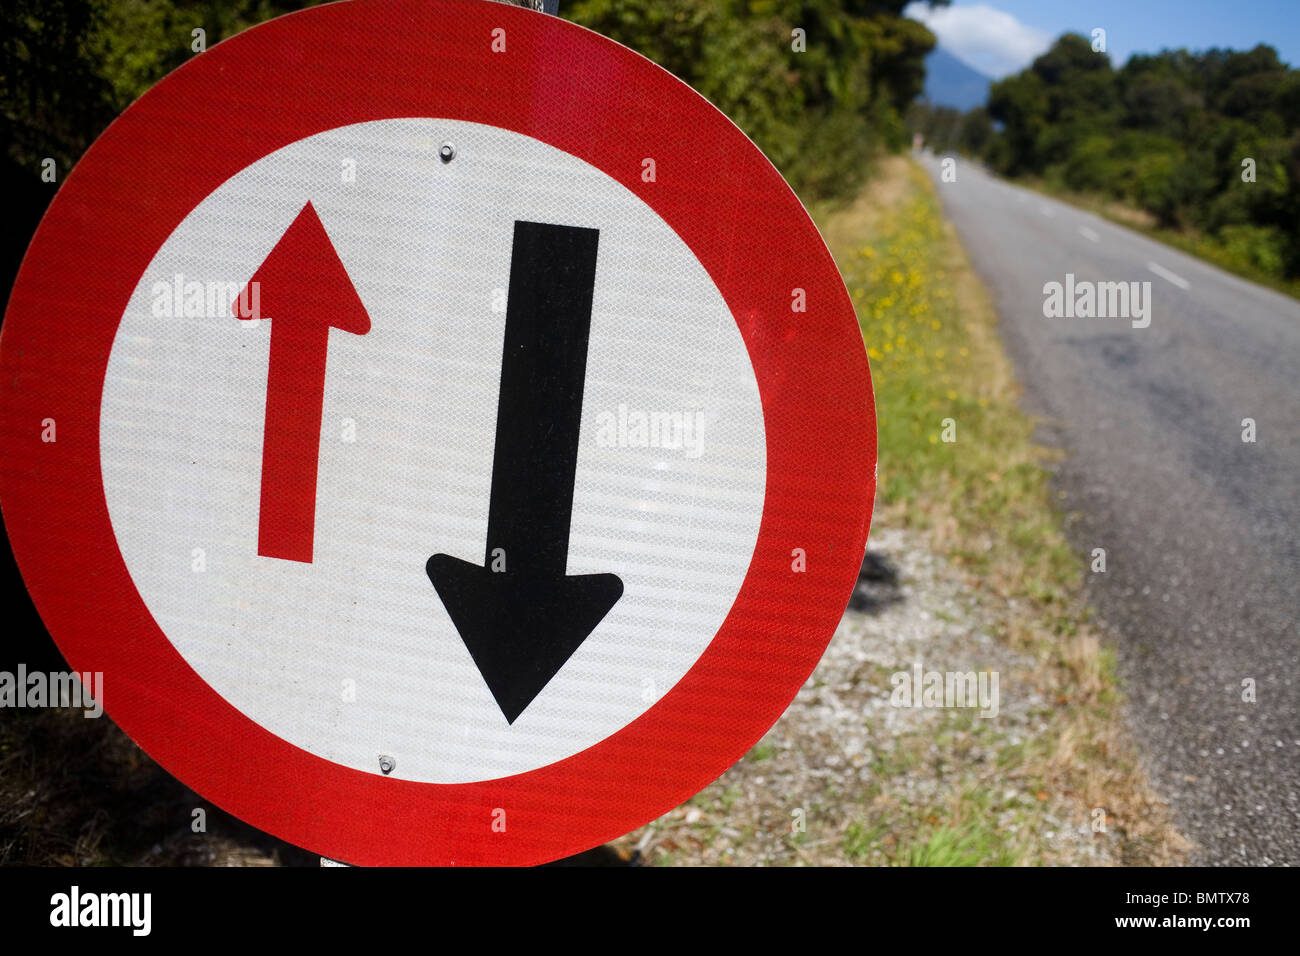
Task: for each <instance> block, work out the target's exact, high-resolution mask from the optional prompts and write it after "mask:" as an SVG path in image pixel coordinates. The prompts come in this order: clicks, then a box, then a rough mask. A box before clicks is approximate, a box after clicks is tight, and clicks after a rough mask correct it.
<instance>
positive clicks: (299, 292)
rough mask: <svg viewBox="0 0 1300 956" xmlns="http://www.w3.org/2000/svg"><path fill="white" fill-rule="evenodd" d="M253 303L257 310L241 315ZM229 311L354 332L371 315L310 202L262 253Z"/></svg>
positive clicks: (363, 326) (362, 331)
mask: <svg viewBox="0 0 1300 956" xmlns="http://www.w3.org/2000/svg"><path fill="white" fill-rule="evenodd" d="M254 283H256V285H257V298H256V299H255V298H254V297H253V293H252V289H253V286H254ZM254 301H257V302H258V303H259V305H260V309H259V310H257V314H245V313H246V312H252V311H253V310H252V309H251V308H250V303H252V302H254ZM230 311H231V313H232V314H233V315H235V316H237V317H238V318H241V319H255V318H268V319H270V318H274V319H276V320H277V321H279V322H281V323H283V322H285V321H286V320H288V321H291V322H293V323H295V324H299V325H304V324H312V325H315V324H319V325H323V326H326V327H332V328H336V329H342V330H343V331H344V332H352V333H354V334H356V335H365V334H366V333H367V332H369V331H370V315H369V313H367V312H366V307H365V306H364V305H362V304H361V298H360V297H359V296H358V295H357V290H356V288H355V287H354V286H353V285H352V280H351V279H350V278H349V277H348V273H347V270H346V269H345V268H343V263H342V261H341V260H340V259H339V254H338V253H337V252H336V251H335V249H334V244H333V243H332V242H330V237H329V236H328V235H327V234H326V232H325V226H324V225H322V224H321V221H320V216H318V215H316V209H315V207H313V206H312V204H311V203H310V202H308V203H307V205H305V206H303V207H302V212H300V213H298V216H297V218H296V219H294V221H293V222H292V223H290V225H289V228H288V229H286V230H285V232H284V235H283V236H281V237H280V241H279V242H277V243H276V244H275V247H274V248H273V249H272V250H271V251H270V253H268V254H267V257H266V260H265V261H264V262H263V263H262V265H261V266H260V267H259V268H258V270H257V272H255V273H254V274H253V278H252V279H250V280H249V283H248V286H247V287H245V289H244V291H243V293H242V294H241V295H240V297H239V298H238V299H236V300H235V302H234V304H233V305H232V306H231V309H230Z"/></svg>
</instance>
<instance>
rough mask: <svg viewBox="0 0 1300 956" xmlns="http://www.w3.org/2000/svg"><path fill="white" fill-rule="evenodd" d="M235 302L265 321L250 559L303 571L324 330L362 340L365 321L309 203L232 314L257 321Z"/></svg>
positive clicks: (312, 518)
mask: <svg viewBox="0 0 1300 956" xmlns="http://www.w3.org/2000/svg"><path fill="white" fill-rule="evenodd" d="M254 283H256V284H257V286H258V293H259V296H260V299H259V300H255V299H253V298H252V293H251V287H252V285H253V284H254ZM241 300H242V301H243V302H244V303H248V302H252V301H260V305H261V310H260V311H261V312H262V313H263V317H264V318H269V319H272V325H271V365H270V369H269V371H268V372H267V376H266V425H265V429H264V431H263V433H262V501H261V510H260V512H259V517H258V528H257V553H258V554H260V555H264V556H265V557H268V558H283V559H285V560H286V561H303V562H306V563H308V564H310V563H311V559H312V544H313V539H314V537H315V533H316V473H317V471H318V470H319V465H320V432H321V408H322V406H323V404H324V401H325V362H326V359H327V357H328V351H329V334H330V329H331V328H335V329H342V330H343V331H344V332H352V333H354V334H356V335H365V334H366V333H367V332H369V331H370V316H369V314H368V313H367V312H366V307H365V306H364V305H362V304H361V299H360V297H358V295H357V290H356V289H355V288H354V287H353V285H352V280H351V279H350V278H348V274H347V270H346V269H344V268H343V263H342V262H341V261H340V260H339V254H338V253H337V252H336V251H335V250H334V244H333V243H331V242H330V237H329V236H328V235H326V234H325V227H324V226H323V225H321V221H320V217H319V216H318V215H316V210H315V209H314V208H313V207H312V204H311V203H310V202H308V203H307V205H305V206H303V207H302V212H300V213H298V217H297V218H296V219H294V221H293V222H292V223H291V224H290V226H289V228H288V229H286V230H285V233H284V235H283V236H281V237H280V241H279V242H277V243H276V244H275V248H273V249H272V250H271V252H270V253H269V254H268V255H267V257H266V261H264V262H263V263H262V265H261V267H260V268H259V269H258V270H257V272H256V273H254V275H253V278H252V279H250V280H249V288H247V289H245V291H244V295H242V296H241V297H240V299H236V300H235V303H234V305H233V306H232V307H231V311H232V312H233V313H234V314H235V315H236V316H238V317H239V318H242V319H252V318H257V316H252V315H242V314H241V309H240V302H241Z"/></svg>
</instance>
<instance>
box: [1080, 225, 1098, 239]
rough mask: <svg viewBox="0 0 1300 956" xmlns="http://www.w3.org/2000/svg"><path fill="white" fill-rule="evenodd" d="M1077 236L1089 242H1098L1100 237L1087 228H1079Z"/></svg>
mask: <svg viewBox="0 0 1300 956" xmlns="http://www.w3.org/2000/svg"><path fill="white" fill-rule="evenodd" d="M1079 235H1081V236H1083V238H1085V239H1087V240H1088V241H1089V242H1098V241H1100V240H1101V236H1099V235H1097V234H1096V233H1095V232H1093V231H1092V230H1091V229H1089V228H1088V227H1087V226H1080V227H1079Z"/></svg>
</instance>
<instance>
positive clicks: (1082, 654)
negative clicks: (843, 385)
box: [815, 157, 1189, 865]
mask: <svg viewBox="0 0 1300 956" xmlns="http://www.w3.org/2000/svg"><path fill="white" fill-rule="evenodd" d="M815 216H816V218H817V219H818V221H819V225H820V226H821V228H822V231H823V235H824V236H825V237H826V239H827V242H828V244H829V245H830V247H831V250H832V252H833V254H834V255H835V257H836V260H837V262H838V263H839V265H840V268H841V270H842V272H843V274H844V277H845V281H846V283H847V284H848V287H849V290H850V293H851V295H852V297H853V301H854V305H855V307H856V309H857V311H858V316H859V321H860V323H861V325H862V329H863V334H864V337H865V339H866V343H867V347H868V354H869V356H870V359H871V368H872V375H873V378H874V384H875V392H876V408H877V415H878V418H879V423H880V425H879V428H880V452H879V453H880V463H879V491H878V494H879V506H880V508H881V513H880V514H879V519H880V520H883V521H884V522H885V523H886V524H890V525H896V526H901V527H904V528H910V529H914V530H917V531H919V532H921V533H922V534H924V535H925V536H926V537H927V538H928V540H929V542H930V544H931V545H932V547H933V548H934V550H935V551H936V553H938V554H940V555H943V556H945V557H946V558H947V559H948V560H949V561H950V562H952V563H953V564H955V565H956V566H958V567H959V568H960V569H961V571H962V573H963V576H964V579H965V583H966V586H967V587H968V588H969V590H970V591H971V593H972V594H973V595H974V596H975V597H976V598H977V599H978V600H979V601H980V603H981V605H982V606H983V607H985V608H986V609H988V610H991V612H992V614H993V617H994V620H995V622H996V625H997V636H998V637H999V638H1000V639H1001V640H1003V641H1004V642H1006V643H1007V644H1008V645H1009V646H1010V647H1011V648H1013V649H1015V650H1017V651H1021V652H1026V653H1028V654H1029V655H1031V658H1032V660H1034V661H1036V662H1037V664H1036V667H1037V669H1036V672H1035V673H1034V674H1033V675H1032V676H1033V682H1034V684H1035V685H1036V686H1037V687H1038V688H1039V689H1040V690H1041V692H1042V693H1043V695H1044V699H1045V700H1047V701H1048V702H1049V706H1048V707H1046V708H1044V709H1043V712H1042V713H1041V715H1039V718H1040V726H1041V731H1040V732H1039V733H1035V734H1034V735H1033V736H1032V737H1029V738H1021V739H1015V738H1013V737H1008V736H1003V737H1000V736H999V735H998V733H997V731H996V729H995V728H994V727H992V726H990V724H996V721H994V722H978V723H979V724H980V726H979V728H978V732H979V734H980V735H981V739H980V740H979V743H980V745H982V746H985V747H993V748H994V749H995V750H996V752H997V765H998V767H999V768H1000V779H999V780H998V781H997V785H998V786H1004V785H1005V786H1012V785H1014V786H1017V787H1020V788H1021V789H1023V790H1025V791H1027V792H1028V793H1031V794H1033V795H1035V797H1036V799H1037V802H1038V803H1039V804H1041V805H1042V809H1041V814H1040V815H1041V816H1049V815H1051V814H1052V813H1056V814H1058V815H1060V814H1064V815H1065V816H1066V817H1067V818H1069V819H1075V820H1078V819H1081V818H1082V819H1093V820H1101V821H1103V822H1104V825H1105V826H1106V827H1107V832H1114V833H1116V834H1117V835H1118V838H1119V846H1120V851H1121V852H1120V853H1119V860H1120V862H1125V863H1133V864H1148V865H1149V864H1164V863H1177V862H1180V861H1181V860H1182V859H1183V858H1184V855H1185V853H1186V851H1187V850H1188V849H1189V844H1188V843H1187V842H1186V841H1185V840H1184V839H1183V838H1182V837H1181V836H1180V835H1179V834H1177V832H1176V831H1175V830H1174V829H1173V827H1172V825H1171V823H1170V815H1169V811H1168V808H1167V806H1166V805H1165V804H1164V802H1163V801H1161V800H1160V799H1159V798H1158V796H1157V795H1156V794H1155V793H1154V792H1153V791H1152V789H1151V787H1150V785H1149V783H1148V781H1147V779H1146V776H1145V774H1144V773H1143V771H1142V769H1141V767H1140V765H1139V761H1138V759H1137V757H1136V755H1135V751H1134V749H1133V747H1132V744H1131V742H1130V741H1129V738H1128V734H1127V732H1126V729H1125V726H1124V722H1123V717H1122V713H1121V694H1120V691H1119V688H1118V679H1117V677H1116V673H1115V668H1114V660H1113V656H1112V654H1111V652H1110V651H1109V649H1107V648H1106V647H1105V646H1104V644H1103V642H1102V641H1101V640H1100V639H1099V637H1098V633H1097V631H1096V630H1095V629H1094V628H1093V626H1092V625H1091V624H1090V621H1089V614H1088V610H1087V608H1086V606H1085V605H1084V603H1083V601H1082V597H1081V593H1082V583H1083V574H1084V573H1085V570H1086V569H1085V565H1084V561H1083V559H1082V557H1081V556H1080V555H1077V554H1075V553H1074V552H1073V551H1072V550H1071V549H1070V547H1069V546H1068V544H1067V542H1066V539H1065V536H1064V533H1063V530H1062V528H1063V523H1062V516H1061V514H1060V512H1059V510H1058V509H1057V507H1056V506H1055V502H1054V500H1053V493H1052V490H1051V487H1050V484H1049V475H1048V471H1047V469H1046V468H1045V467H1044V464H1045V461H1046V456H1047V455H1048V452H1047V451H1046V450H1045V449H1043V448H1041V446H1038V445H1035V444H1034V442H1033V441H1032V432H1033V428H1034V423H1033V421H1032V420H1031V419H1030V418H1029V417H1028V416H1027V415H1025V414H1024V413H1023V412H1022V411H1021V409H1020V407H1019V404H1018V398H1019V393H1018V388H1017V385H1016V382H1015V378H1014V374H1013V372H1012V369H1011V366H1010V364H1009V361H1008V360H1007V358H1006V356H1005V354H1004V353H1003V350H1002V346H1001V342H1000V340H999V339H998V336H997V332H996V323H997V314H996V311H995V310H994V308H993V306H992V303H991V301H990V299H989V296H988V293H987V291H986V290H985V289H984V288H983V286H982V284H981V283H980V281H979V279H978V278H977V277H976V275H975V273H974V271H973V270H972V268H971V266H970V263H969V261H968V260H967V258H966V255H965V252H964V250H963V249H962V247H961V245H960V243H959V241H958V240H957V238H956V235H955V233H954V232H953V231H952V228H951V226H949V225H947V224H946V223H945V222H944V220H943V218H942V214H941V212H940V206H939V202H938V199H937V197H936V195H935V193H934V189H933V187H932V184H931V182H930V180H929V178H928V177H927V176H926V175H925V173H924V172H923V171H922V170H921V169H920V168H919V167H918V166H917V165H916V164H914V163H912V162H910V161H908V160H906V159H904V158H902V157H899V158H896V159H892V160H888V161H886V162H885V163H883V164H882V167H881V171H880V175H879V176H878V178H877V179H876V180H875V181H874V182H873V183H872V184H871V186H869V187H868V189H867V190H865V191H864V192H863V194H862V195H861V196H860V197H859V198H858V200H857V201H855V202H854V203H853V204H852V205H850V206H848V207H844V208H839V209H835V210H828V209H822V210H820V211H818V212H817V213H815ZM945 439H948V440H945ZM898 772H899V773H906V772H907V771H906V768H905V767H903V768H900V769H899V770H898ZM992 789H993V785H992V782H991V781H985V782H984V783H983V785H982V786H981V787H977V788H974V789H971V790H968V791H967V792H966V793H965V795H964V797H962V799H961V800H959V801H958V802H959V803H964V804H965V812H964V813H963V812H962V809H963V808H960V807H957V806H955V805H954V803H953V801H952V800H951V799H947V800H945V802H944V803H943V804H942V805H938V804H936V805H935V806H932V807H910V808H909V811H910V813H909V815H910V816H912V817H914V818H916V819H917V820H919V821H921V823H923V824H924V823H926V822H927V821H928V822H929V826H928V827H927V826H918V827H917V828H915V829H913V830H912V831H911V832H909V833H906V834H894V837H895V841H896V842H899V843H900V844H901V843H905V844H906V845H901V846H900V847H899V850H898V851H894V852H890V853H889V854H888V857H887V861H888V862H898V863H914V864H933V863H942V862H973V861H976V860H979V861H982V862H993V863H998V862H1002V863H1005V862H1022V863H1035V862H1046V861H1047V860H1046V858H1045V857H1044V854H1043V853H1042V852H1041V847H1039V846H1037V845H1036V844H1035V841H1034V840H1033V839H1032V838H1030V839H1029V840H1026V841H1017V842H1016V843H1015V845H1012V844H1011V843H1008V842H1007V841H1006V840H1005V839H1002V838H1001V837H1000V836H999V834H998V833H997V832H996V831H997V828H996V827H991V826H990V823H989V820H990V818H989V815H988V814H987V813H986V812H984V811H983V810H982V809H981V807H980V802H981V795H982V794H983V793H985V792H988V791H991V790H992ZM1081 814H1082V817H1081V816H1080V815H1081ZM963 817H964V818H963ZM1022 823H1023V824H1024V826H1023V827H1018V829H1020V830H1022V832H1026V833H1031V834H1032V833H1034V832H1038V830H1039V826H1038V825H1039V823H1041V820H1035V818H1034V815H1033V814H1032V813H1031V814H1030V815H1029V816H1028V818H1027V819H1025V820H1023V821H1022ZM862 826H865V827H867V828H868V830H869V829H870V828H871V825H870V824H869V823H864V824H863V825H862ZM864 832H865V831H863V830H862V828H861V827H859V829H858V830H857V831H853V832H852V833H850V834H846V837H845V843H844V847H843V848H844V850H845V852H846V853H847V854H848V855H850V856H855V855H856V856H858V857H859V858H861V859H863V860H864V862H865V861H869V860H871V859H872V858H873V854H872V853H871V852H869V848H870V847H871V846H874V845H875V844H872V843H870V842H869V841H865V837H864ZM855 848H856V850H857V851H858V852H857V853H856V854H855V853H854V849H855ZM880 861H882V862H883V861H885V860H880Z"/></svg>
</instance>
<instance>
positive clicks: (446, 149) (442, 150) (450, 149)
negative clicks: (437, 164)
mask: <svg viewBox="0 0 1300 956" xmlns="http://www.w3.org/2000/svg"><path fill="white" fill-rule="evenodd" d="M438 158H439V159H441V160H442V161H443V162H444V163H450V162H451V161H452V160H453V159H455V158H456V147H455V145H453V144H452V143H443V144H442V145H441V146H439V147H438Z"/></svg>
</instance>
